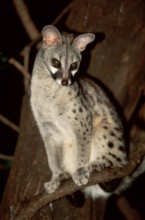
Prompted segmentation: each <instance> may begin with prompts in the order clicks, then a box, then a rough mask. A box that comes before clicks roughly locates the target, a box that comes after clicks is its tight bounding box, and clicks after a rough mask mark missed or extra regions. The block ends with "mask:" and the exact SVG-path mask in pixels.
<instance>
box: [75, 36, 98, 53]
mask: <svg viewBox="0 0 145 220" xmlns="http://www.w3.org/2000/svg"><path fill="white" fill-rule="evenodd" d="M94 39H95V35H94V34H90V33H87V34H81V35H79V36H78V37H76V38H75V39H74V41H73V45H74V46H76V47H77V48H78V49H79V50H80V51H83V50H85V49H86V46H87V45H88V44H89V43H91V42H92V41H94Z"/></svg>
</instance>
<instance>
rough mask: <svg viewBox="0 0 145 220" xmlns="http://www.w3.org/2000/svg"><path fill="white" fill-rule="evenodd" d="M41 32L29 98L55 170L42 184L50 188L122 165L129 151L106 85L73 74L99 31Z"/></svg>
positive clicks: (48, 28) (51, 28)
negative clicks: (72, 34)
mask: <svg viewBox="0 0 145 220" xmlns="http://www.w3.org/2000/svg"><path fill="white" fill-rule="evenodd" d="M42 36H43V42H42V47H41V48H40V50H39V52H38V54H37V56H36V60H35V63H34V67H33V74H32V80H31V98H30V103H31V108H32V112H33V115H34V117H35V120H36V122H37V125H38V128H39V130H40V134H41V136H42V139H43V141H44V145H45V150H46V154H47V159H48V164H49V167H50V169H51V172H52V178H51V180H50V181H49V182H47V183H45V184H44V187H45V189H46V190H47V191H48V192H49V193H52V192H54V191H55V190H56V189H57V188H58V187H59V185H60V183H61V180H62V178H64V179H66V178H70V177H71V178H72V179H73V181H74V182H75V184H76V185H83V184H86V183H87V182H88V179H89V176H90V173H91V172H92V171H93V170H94V169H96V170H98V171H101V169H102V168H105V167H110V168H111V167H121V166H124V165H125V164H126V163H127V157H126V149H125V141H124V138H123V136H124V134H123V127H122V123H121V121H120V118H119V117H118V114H117V113H116V110H115V108H114V107H113V105H112V104H111V102H110V100H109V99H108V98H107V96H106V94H105V93H104V91H103V90H102V89H101V88H100V87H99V86H98V85H97V84H95V83H94V82H93V81H91V80H90V79H88V78H85V77H84V78H77V80H74V76H75V74H76V73H77V71H78V69H79V66H80V62H81V51H83V50H84V49H85V48H86V46H87V44H89V43H91V42H92V41H93V40H94V38H95V36H94V35H93V34H91V33H87V34H82V35H79V36H78V37H77V38H75V39H74V40H72V38H71V40H69V35H68V36H66V35H63V36H62V35H61V34H60V32H59V31H58V30H57V29H56V28H55V27H54V26H51V25H48V26H46V27H44V28H43V30H42ZM71 37H72V36H71ZM75 62H76V63H77V64H75ZM72 64H73V65H72ZM120 137H121V138H120Z"/></svg>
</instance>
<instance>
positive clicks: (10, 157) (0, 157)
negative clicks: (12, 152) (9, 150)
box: [0, 154, 14, 161]
mask: <svg viewBox="0 0 145 220" xmlns="http://www.w3.org/2000/svg"><path fill="white" fill-rule="evenodd" d="M0 160H11V161H13V160H14V157H13V156H9V155H5V154H0Z"/></svg>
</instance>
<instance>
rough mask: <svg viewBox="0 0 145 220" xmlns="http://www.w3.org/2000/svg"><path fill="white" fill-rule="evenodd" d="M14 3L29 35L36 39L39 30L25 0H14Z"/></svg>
mask: <svg viewBox="0 0 145 220" xmlns="http://www.w3.org/2000/svg"><path fill="white" fill-rule="evenodd" d="M13 4H14V7H15V9H16V11H17V14H18V16H19V18H20V20H21V22H22V24H23V27H24V28H25V31H26V32H27V34H28V36H29V37H30V39H31V40H34V39H36V38H37V37H38V36H39V30H38V29H37V27H36V25H35V24H34V22H33V20H32V18H31V16H30V13H29V10H28V8H27V5H26V4H25V2H24V0H13Z"/></svg>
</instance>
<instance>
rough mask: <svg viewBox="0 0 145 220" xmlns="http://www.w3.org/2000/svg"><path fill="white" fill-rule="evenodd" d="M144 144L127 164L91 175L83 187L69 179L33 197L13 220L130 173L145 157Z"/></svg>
mask: <svg viewBox="0 0 145 220" xmlns="http://www.w3.org/2000/svg"><path fill="white" fill-rule="evenodd" d="M144 145H145V144H144V143H142V146H141V149H140V150H139V151H138V149H136V151H134V152H132V155H131V158H130V161H129V163H128V164H127V165H126V166H124V167H122V168H114V169H111V170H110V169H109V170H108V169H105V170H102V171H101V172H98V173H93V174H92V175H91V176H90V179H89V182H88V184H86V185H83V186H76V185H75V184H74V182H73V181H72V180H71V179H70V180H67V181H65V182H64V183H63V184H62V185H61V186H60V187H59V188H58V189H57V190H56V191H55V192H54V193H50V194H47V193H46V192H42V193H41V194H39V195H37V196H35V197H33V198H31V199H30V201H27V203H24V204H22V205H23V209H21V213H19V216H17V217H16V218H15V220H20V219H21V220H28V219H31V218H32V217H33V215H34V214H35V213H36V212H37V211H38V210H39V209H41V208H42V207H43V206H45V205H47V204H48V203H50V202H52V201H54V200H56V199H59V198H61V197H64V196H66V195H70V194H72V193H74V192H75V191H77V190H81V189H83V188H85V187H87V186H90V185H94V184H97V183H101V182H108V181H111V180H113V179H116V178H121V177H124V176H127V175H129V174H130V173H132V172H133V171H134V170H135V168H136V167H137V166H138V165H139V164H140V162H141V160H142V157H143V156H144V155H145V146H144Z"/></svg>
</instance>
